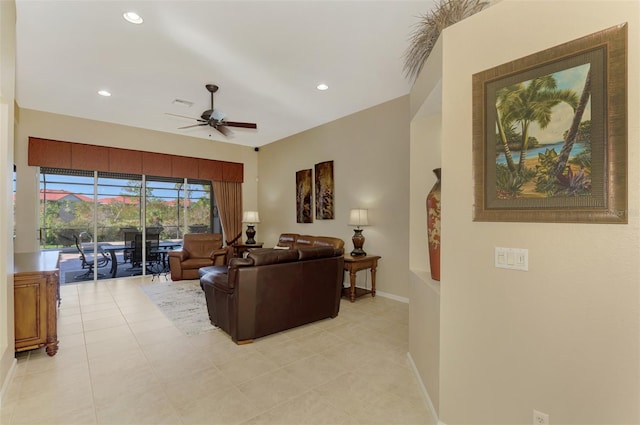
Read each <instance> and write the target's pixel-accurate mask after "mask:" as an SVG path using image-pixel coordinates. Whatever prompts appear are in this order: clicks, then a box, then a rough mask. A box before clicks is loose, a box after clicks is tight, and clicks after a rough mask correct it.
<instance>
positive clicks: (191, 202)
mask: <svg viewBox="0 0 640 425" xmlns="http://www.w3.org/2000/svg"><path fill="white" fill-rule="evenodd" d="M95 174H97V178H96V176H94V172H92V171H79V170H67V169H54V168H42V169H41V170H40V220H41V223H40V227H41V241H40V244H41V247H42V248H60V247H70V246H73V245H74V238H73V235H74V234H76V235H77V234H79V233H81V232H88V233H90V234H93V233H94V207H96V208H97V209H96V213H95V222H96V223H97V224H96V226H95V230H97V232H96V237H97V240H98V241H100V242H114V241H122V240H123V232H124V230H126V229H131V228H136V229H141V228H142V223H144V226H145V227H147V228H149V227H152V228H158V229H160V235H161V238H162V239H182V235H183V234H184V233H196V232H198V233H207V232H215V233H221V232H222V228H221V225H220V219H219V217H218V209H217V207H216V205H215V197H214V196H213V189H212V185H211V182H209V181H204V180H191V179H176V178H168V177H154V176H141V175H135V174H117V173H104V172H98V173H95ZM94 186H95V187H94ZM143 187H144V190H143ZM94 191H95V196H94ZM94 200H95V201H94ZM143 206H144V208H142V207H143ZM94 239H95V237H94Z"/></svg>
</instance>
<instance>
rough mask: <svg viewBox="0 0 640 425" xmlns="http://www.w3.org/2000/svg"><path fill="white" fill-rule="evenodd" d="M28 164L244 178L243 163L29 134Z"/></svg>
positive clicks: (223, 179) (230, 179)
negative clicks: (90, 143) (74, 141)
mask: <svg viewBox="0 0 640 425" xmlns="http://www.w3.org/2000/svg"><path fill="white" fill-rule="evenodd" d="M28 155H29V159H28V164H29V165H31V166H38V167H52V168H65V169H74V170H88V171H103V172H112V173H130V174H146V175H152V176H162V177H180V178H184V177H186V178H192V179H200V180H208V181H221V182H236V183H242V182H243V180H244V164H241V163H237V162H227V161H217V160H213V159H203V158H193V157H189V156H180V155H169V154H164V153H156V152H144V151H137V150H132V149H121V148H112V147H109V146H96V145H87V144H83V143H72V142H60V141H57V140H49V139H41V138H38V137H29V154H28Z"/></svg>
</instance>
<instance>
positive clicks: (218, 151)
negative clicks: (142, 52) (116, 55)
mask: <svg viewBox="0 0 640 425" xmlns="http://www.w3.org/2000/svg"><path fill="white" fill-rule="evenodd" d="M29 137H42V138H48V139H53V140H61V141H65V142H77V143H87V144H91V145H99V146H113V147H118V148H126V149H135V150H141V151H149V152H162V153H168V154H174V155H183V156H191V157H197V158H207V159H218V160H223V161H232V162H241V163H243V164H244V184H243V185H242V197H243V205H244V208H246V209H249V208H256V207H257V183H256V177H257V165H258V161H257V153H256V152H254V151H253V148H250V147H247V146H239V145H233V144H231V143H223V142H217V141H213V140H205V139H198V138H194V137H186V136H185V137H182V136H178V135H175V134H169V133H161V132H157V131H151V130H144V129H140V128H135V127H127V126H122V125H117V124H110V123H106V122H101V121H92V120H87V119H82V118H74V117H69V116H65V115H57V114H51V113H46V112H41V111H34V110H30V109H20V120H19V123H18V129H17V134H16V143H15V145H16V148H15V149H16V152H15V156H16V164H17V167H18V195H17V205H18V207H17V210H18V213H17V217H18V218H17V229H18V230H17V238H16V252H31V251H34V250H37V247H38V239H37V228H38V195H37V194H38V187H39V186H38V185H39V183H38V178H39V177H38V168H37V167H29V166H28V165H27V146H28V140H29Z"/></svg>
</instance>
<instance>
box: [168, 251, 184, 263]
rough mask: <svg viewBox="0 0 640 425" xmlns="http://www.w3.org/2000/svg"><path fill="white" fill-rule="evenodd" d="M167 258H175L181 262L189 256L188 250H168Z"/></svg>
mask: <svg viewBox="0 0 640 425" xmlns="http://www.w3.org/2000/svg"><path fill="white" fill-rule="evenodd" d="M169 258H170V259H171V258H177V259H178V261H180V262H182V261H184V260H186V259H187V258H189V251H185V250H184V249H182V250H180V251H169Z"/></svg>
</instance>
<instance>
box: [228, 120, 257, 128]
mask: <svg viewBox="0 0 640 425" xmlns="http://www.w3.org/2000/svg"><path fill="white" fill-rule="evenodd" d="M222 124H224V125H226V126H228V127H239V128H258V125H257V124H255V123H252V122H238V121H223V122H222Z"/></svg>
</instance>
